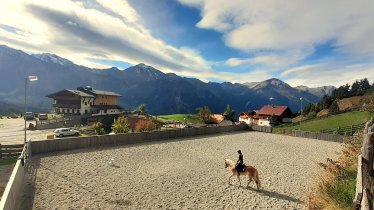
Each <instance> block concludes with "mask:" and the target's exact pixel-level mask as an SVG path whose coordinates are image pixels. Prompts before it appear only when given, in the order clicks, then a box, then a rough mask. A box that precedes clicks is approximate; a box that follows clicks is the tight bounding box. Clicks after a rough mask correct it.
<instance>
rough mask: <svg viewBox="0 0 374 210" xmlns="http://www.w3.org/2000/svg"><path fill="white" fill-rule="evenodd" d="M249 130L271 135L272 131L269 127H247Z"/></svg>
mask: <svg viewBox="0 0 374 210" xmlns="http://www.w3.org/2000/svg"><path fill="white" fill-rule="evenodd" d="M249 130H253V131H259V132H265V133H271V132H272V130H273V129H272V127H270V126H258V125H252V126H249Z"/></svg>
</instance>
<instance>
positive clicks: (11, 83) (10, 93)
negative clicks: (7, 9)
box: [0, 45, 334, 114]
mask: <svg viewBox="0 0 374 210" xmlns="http://www.w3.org/2000/svg"><path fill="white" fill-rule="evenodd" d="M0 73H1V77H0V101H6V102H8V103H9V102H10V103H15V104H19V105H22V103H23V97H24V88H25V79H24V78H25V77H26V76H27V75H37V76H38V78H39V80H38V81H35V82H30V83H28V84H27V95H28V99H27V100H28V104H29V105H28V106H29V107H31V108H30V109H32V108H36V109H44V110H51V109H52V100H51V99H49V98H46V97H45V96H46V95H48V94H51V93H54V92H57V91H59V90H62V89H75V88H76V87H79V86H91V87H93V88H94V89H99V90H108V91H114V92H117V93H119V94H121V95H122V97H121V98H120V105H121V106H123V107H124V108H125V109H133V108H135V107H137V106H139V105H140V104H142V103H144V104H146V106H147V110H148V111H149V113H151V114H173V113H195V112H196V108H198V107H202V106H208V107H210V109H211V110H212V111H213V112H214V113H222V112H223V110H224V108H225V107H226V105H227V104H230V105H231V107H232V108H233V109H234V110H236V112H241V111H248V110H255V109H259V108H261V107H262V106H263V105H267V104H273V105H286V106H289V107H290V108H291V110H292V111H294V112H296V111H298V110H299V109H300V97H303V99H304V100H305V101H306V102H311V103H315V102H318V101H319V100H320V99H321V98H322V97H323V95H324V94H330V93H331V91H332V90H333V89H334V87H332V86H324V87H321V88H308V87H305V86H299V87H296V88H293V87H291V86H290V85H288V84H287V83H285V82H283V81H281V80H279V79H276V78H272V79H268V80H265V81H262V82H255V83H245V84H239V83H230V82H223V83H217V82H208V83H206V82H203V81H201V80H198V79H194V78H186V77H180V76H178V75H176V74H173V73H167V74H165V73H163V72H162V71H160V70H158V69H155V68H153V67H152V66H148V65H145V64H138V65H135V66H132V67H129V68H127V69H124V70H121V69H118V68H116V67H112V68H109V69H94V68H88V67H85V66H81V65H76V64H74V63H73V62H71V61H69V60H67V59H64V58H61V57H59V56H57V55H54V54H49V53H45V54H28V53H25V52H23V51H20V50H17V49H13V48H10V47H7V46H4V45H0ZM270 98H272V99H273V100H270ZM304 104H307V103H304Z"/></svg>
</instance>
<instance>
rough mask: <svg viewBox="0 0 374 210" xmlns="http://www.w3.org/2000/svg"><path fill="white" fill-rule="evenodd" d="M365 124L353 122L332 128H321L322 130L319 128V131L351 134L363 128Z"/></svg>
mask: <svg viewBox="0 0 374 210" xmlns="http://www.w3.org/2000/svg"><path fill="white" fill-rule="evenodd" d="M365 124H366V123H360V124H353V125H350V126H345V127H337V128H333V129H323V130H320V132H321V133H329V134H338V135H345V136H352V135H353V134H355V133H356V132H357V131H361V130H363V129H364V128H365Z"/></svg>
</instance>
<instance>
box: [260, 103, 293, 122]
mask: <svg viewBox="0 0 374 210" xmlns="http://www.w3.org/2000/svg"><path fill="white" fill-rule="evenodd" d="M256 115H258V118H259V121H263V120H264V119H266V120H267V121H268V122H269V125H270V124H281V123H289V122H292V111H291V109H290V108H289V107H288V106H263V107H262V108H261V109H260V110H258V112H256ZM259 125H260V124H259Z"/></svg>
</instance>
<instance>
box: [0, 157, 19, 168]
mask: <svg viewBox="0 0 374 210" xmlns="http://www.w3.org/2000/svg"><path fill="white" fill-rule="evenodd" d="M17 159H18V158H17V157H5V158H0V166H1V165H11V164H13V163H16V162H17Z"/></svg>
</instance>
